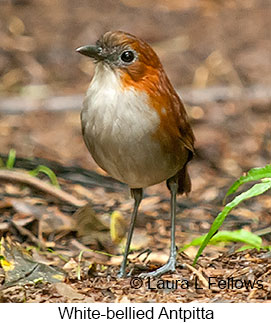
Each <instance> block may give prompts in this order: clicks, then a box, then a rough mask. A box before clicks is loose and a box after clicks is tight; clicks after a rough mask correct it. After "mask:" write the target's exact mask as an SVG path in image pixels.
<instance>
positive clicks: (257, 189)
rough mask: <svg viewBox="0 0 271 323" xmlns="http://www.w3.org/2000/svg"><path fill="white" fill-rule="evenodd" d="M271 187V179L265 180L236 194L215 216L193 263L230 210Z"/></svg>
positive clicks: (194, 262)
mask: <svg viewBox="0 0 271 323" xmlns="http://www.w3.org/2000/svg"><path fill="white" fill-rule="evenodd" d="M270 188H271V181H268V182H264V183H257V184H255V185H254V186H252V187H251V188H250V189H249V190H248V191H246V192H243V193H241V194H240V195H238V196H236V197H235V198H234V199H233V200H232V201H231V202H230V203H228V204H227V205H226V206H225V207H224V209H223V210H222V211H221V212H220V213H219V214H218V216H217V217H216V218H215V220H214V222H213V224H212V226H211V228H210V230H209V232H208V234H207V236H206V237H205V239H204V241H203V243H202V244H201V246H200V248H199V250H198V252H197V255H196V257H195V259H194V261H193V265H195V264H196V262H197V260H198V258H199V256H200V255H201V254H202V251H203V250H204V249H205V247H206V246H207V244H208V243H209V241H210V239H211V238H212V237H213V235H214V234H215V233H216V231H217V230H218V229H219V228H220V227H221V225H222V224H223V222H224V220H225V218H226V216H227V215H228V214H229V212H230V211H231V210H232V209H233V208H235V207H236V206H237V205H238V204H240V203H241V202H243V201H245V200H247V199H249V198H251V197H254V196H257V195H261V194H263V193H264V192H266V191H267V190H269V189H270Z"/></svg>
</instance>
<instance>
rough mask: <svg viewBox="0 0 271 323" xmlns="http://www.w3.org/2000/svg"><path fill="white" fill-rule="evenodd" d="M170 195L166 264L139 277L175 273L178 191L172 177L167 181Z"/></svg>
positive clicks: (175, 180) (174, 178) (174, 179)
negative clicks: (169, 232)
mask: <svg viewBox="0 0 271 323" xmlns="http://www.w3.org/2000/svg"><path fill="white" fill-rule="evenodd" d="M167 184H168V187H169V189H170V193H171V235H170V255H169V259H168V262H167V263H166V264H165V265H164V266H162V267H160V268H158V269H156V270H155V271H152V272H149V273H142V274H140V277H143V278H144V277H157V276H158V277H159V276H161V275H163V274H165V273H167V272H173V271H175V264H176V245H175V223H176V195H177V191H178V181H177V179H176V177H172V178H170V179H168V181H167Z"/></svg>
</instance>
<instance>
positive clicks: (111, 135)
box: [81, 65, 180, 188]
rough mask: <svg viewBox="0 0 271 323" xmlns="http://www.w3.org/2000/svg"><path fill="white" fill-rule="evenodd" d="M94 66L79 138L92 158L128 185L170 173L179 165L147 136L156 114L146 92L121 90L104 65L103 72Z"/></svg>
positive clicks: (147, 182)
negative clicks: (81, 133)
mask: <svg viewBox="0 0 271 323" xmlns="http://www.w3.org/2000/svg"><path fill="white" fill-rule="evenodd" d="M99 68H100V70H98V72H97V71H96V74H95V76H94V78H93V81H92V83H91V85H90V87H89V90H88V93H87V97H86V98H85V101H84V106H83V110H82V113H81V120H82V129H83V134H84V140H85V142H86V145H87V147H88V149H89V151H90V153H91V154H92V156H93V158H94V160H95V161H96V162H97V164H98V165H99V166H100V167H101V168H103V169H104V170H105V171H107V172H108V174H109V175H111V176H112V177H113V178H115V179H118V180H119V181H121V182H124V183H126V184H128V185H129V186H130V187H131V188H140V187H146V186H150V185H153V184H156V183H159V182H162V181H163V180H165V179H167V178H169V177H171V176H173V175H175V174H176V172H177V171H178V170H179V169H180V165H177V164H176V165H175V164H174V163H172V158H171V156H170V155H167V154H165V152H164V151H162V148H161V146H160V144H159V142H158V141H157V140H155V139H154V137H153V134H154V133H155V132H156V131H157V128H158V127H159V124H160V118H159V115H158V114H157V113H156V111H155V110H154V109H152V108H150V107H149V106H148V103H147V96H146V95H144V93H141V94H138V92H135V91H133V90H131V89H130V90H125V91H124V90H123V89H121V87H120V84H119V79H118V77H117V76H116V75H115V73H114V72H113V71H111V70H107V71H106V76H105V74H102V73H104V72H105V70H104V67H103V66H100V67H99V65H98V66H97V69H99ZM99 74H100V75H99ZM101 79H102V80H103V82H101ZM173 159H174V158H173Z"/></svg>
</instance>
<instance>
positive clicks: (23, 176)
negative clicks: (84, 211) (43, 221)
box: [0, 169, 86, 207]
mask: <svg viewBox="0 0 271 323" xmlns="http://www.w3.org/2000/svg"><path fill="white" fill-rule="evenodd" d="M1 180H5V181H11V182H19V183H23V184H26V185H29V186H33V187H35V188H36V189H38V190H41V191H43V192H45V193H47V194H50V195H52V196H54V197H56V198H58V199H59V200H61V201H63V202H66V203H68V204H71V205H74V206H76V207H81V206H84V205H85V204H86V201H84V200H79V199H77V198H76V197H74V196H72V195H71V194H69V193H67V192H64V191H62V190H60V189H58V188H56V187H54V186H52V185H51V184H48V183H46V182H43V181H42V180H40V179H38V178H36V177H33V176H31V175H29V174H27V173H24V172H22V171H18V170H16V171H15V170H12V171H10V170H5V169H1V170H0V181H1Z"/></svg>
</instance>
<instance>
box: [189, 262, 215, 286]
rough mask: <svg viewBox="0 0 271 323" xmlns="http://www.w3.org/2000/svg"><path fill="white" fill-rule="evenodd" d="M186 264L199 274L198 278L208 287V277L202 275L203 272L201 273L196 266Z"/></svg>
mask: <svg viewBox="0 0 271 323" xmlns="http://www.w3.org/2000/svg"><path fill="white" fill-rule="evenodd" d="M185 266H186V267H187V268H188V269H189V270H191V271H192V272H193V273H194V274H195V275H197V276H198V279H199V280H200V281H201V282H202V284H203V286H204V287H206V288H207V287H208V286H209V285H208V282H207V280H206V278H204V276H203V275H202V273H200V272H199V271H198V270H197V269H196V268H194V267H193V266H190V265H189V264H185Z"/></svg>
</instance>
